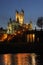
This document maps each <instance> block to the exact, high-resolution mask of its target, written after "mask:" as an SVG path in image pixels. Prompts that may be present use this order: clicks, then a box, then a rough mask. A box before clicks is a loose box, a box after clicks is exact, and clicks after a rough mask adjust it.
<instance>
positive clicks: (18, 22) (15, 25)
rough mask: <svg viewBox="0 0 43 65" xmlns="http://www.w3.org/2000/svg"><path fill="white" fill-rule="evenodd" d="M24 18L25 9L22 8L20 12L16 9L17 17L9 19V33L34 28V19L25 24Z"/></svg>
mask: <svg viewBox="0 0 43 65" xmlns="http://www.w3.org/2000/svg"><path fill="white" fill-rule="evenodd" d="M24 19H25V18H24V10H21V11H20V12H19V11H17V10H16V13H15V19H14V20H12V19H11V18H10V19H9V22H8V25H7V34H13V33H14V32H15V31H17V30H21V29H23V30H24V29H28V30H32V21H30V23H28V24H25V21H24Z"/></svg>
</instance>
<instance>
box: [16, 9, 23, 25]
mask: <svg viewBox="0 0 43 65" xmlns="http://www.w3.org/2000/svg"><path fill="white" fill-rule="evenodd" d="M16 21H17V22H18V23H20V25H22V24H24V11H23V10H21V12H20V13H19V12H18V11H17V10H16Z"/></svg>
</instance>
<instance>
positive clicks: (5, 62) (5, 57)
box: [3, 54, 11, 65]
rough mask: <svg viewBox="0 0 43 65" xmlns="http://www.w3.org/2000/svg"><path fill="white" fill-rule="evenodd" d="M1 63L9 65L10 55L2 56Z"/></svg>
mask: <svg viewBox="0 0 43 65" xmlns="http://www.w3.org/2000/svg"><path fill="white" fill-rule="evenodd" d="M3 62H4V65H11V54H4V55H3Z"/></svg>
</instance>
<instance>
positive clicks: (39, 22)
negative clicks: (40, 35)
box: [37, 17, 43, 28]
mask: <svg viewBox="0 0 43 65" xmlns="http://www.w3.org/2000/svg"><path fill="white" fill-rule="evenodd" d="M37 26H38V27H41V28H42V27H43V17H39V18H38V20H37Z"/></svg>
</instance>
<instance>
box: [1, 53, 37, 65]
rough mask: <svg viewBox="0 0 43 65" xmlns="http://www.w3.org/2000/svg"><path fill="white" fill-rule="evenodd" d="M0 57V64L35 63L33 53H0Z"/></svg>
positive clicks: (22, 64)
mask: <svg viewBox="0 0 43 65" xmlns="http://www.w3.org/2000/svg"><path fill="white" fill-rule="evenodd" d="M0 57H1V58H2V60H1V63H2V64H1V65H36V54H34V53H18V54H2V55H1V56H0Z"/></svg>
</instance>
